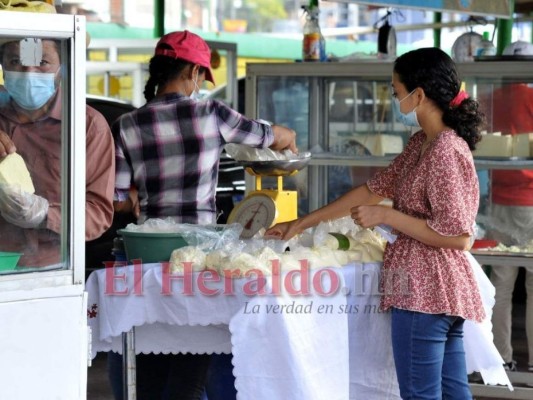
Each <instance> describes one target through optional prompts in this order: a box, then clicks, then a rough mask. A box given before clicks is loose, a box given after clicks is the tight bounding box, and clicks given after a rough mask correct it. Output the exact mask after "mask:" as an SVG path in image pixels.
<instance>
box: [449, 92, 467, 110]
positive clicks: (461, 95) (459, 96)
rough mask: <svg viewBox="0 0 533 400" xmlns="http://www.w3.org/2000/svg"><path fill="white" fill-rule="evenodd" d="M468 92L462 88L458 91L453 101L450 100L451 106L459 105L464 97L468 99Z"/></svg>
mask: <svg viewBox="0 0 533 400" xmlns="http://www.w3.org/2000/svg"><path fill="white" fill-rule="evenodd" d="M468 97H470V96H468V93H466V92H465V91H464V90H460V91H459V93H457V96H455V97H454V98H453V99H452V101H450V107H452V108H453V107H458V106H459V105H460V104H461V103H462V102H463V100H464V99H468Z"/></svg>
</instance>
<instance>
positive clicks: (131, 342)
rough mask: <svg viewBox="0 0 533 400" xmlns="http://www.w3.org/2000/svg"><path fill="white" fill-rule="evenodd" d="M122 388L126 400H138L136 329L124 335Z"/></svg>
mask: <svg viewBox="0 0 533 400" xmlns="http://www.w3.org/2000/svg"><path fill="white" fill-rule="evenodd" d="M122 387H123V397H124V400H137V369H136V364H135V328H134V327H133V328H131V329H130V330H129V331H128V332H123V333H122Z"/></svg>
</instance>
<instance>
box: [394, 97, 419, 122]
mask: <svg viewBox="0 0 533 400" xmlns="http://www.w3.org/2000/svg"><path fill="white" fill-rule="evenodd" d="M415 90H416V89H414V90H413V91H412V92H411V93H409V94H408V95H407V96H405V97H404V98H403V99H401V100H399V99H398V98H397V97H394V98H393V99H392V110H393V112H394V116H395V117H396V121H398V122H401V123H402V124H404V125H405V126H414V127H417V128H420V124H419V123H418V118H417V117H416V111H415V110H416V107H415V108H413V111H411V112H408V113H407V114H404V113H402V112H401V111H400V103H401V102H402V101H404V100H405V99H406V98H408V97H409V96H411V95H412V94H413V93H414V92H415Z"/></svg>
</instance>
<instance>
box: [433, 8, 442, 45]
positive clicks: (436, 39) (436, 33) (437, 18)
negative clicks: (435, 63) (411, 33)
mask: <svg viewBox="0 0 533 400" xmlns="http://www.w3.org/2000/svg"><path fill="white" fill-rule="evenodd" d="M433 22H434V23H435V24H440V23H441V22H442V13H440V12H436V13H434V14H433ZM441 32H442V31H441V29H440V28H435V29H433V45H434V46H435V47H438V48H440V45H441V41H440V39H441Z"/></svg>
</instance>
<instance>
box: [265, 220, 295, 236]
mask: <svg viewBox="0 0 533 400" xmlns="http://www.w3.org/2000/svg"><path fill="white" fill-rule="evenodd" d="M299 225H300V223H299V220H298V219H294V220H292V221H289V222H280V223H279V224H276V225H274V226H273V227H272V228H269V229H267V231H266V232H265V235H264V237H265V238H270V239H279V240H289V239H290V238H292V237H293V236H295V235H297V234H299V233H302V231H303V229H301V228H300V227H299Z"/></svg>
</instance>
